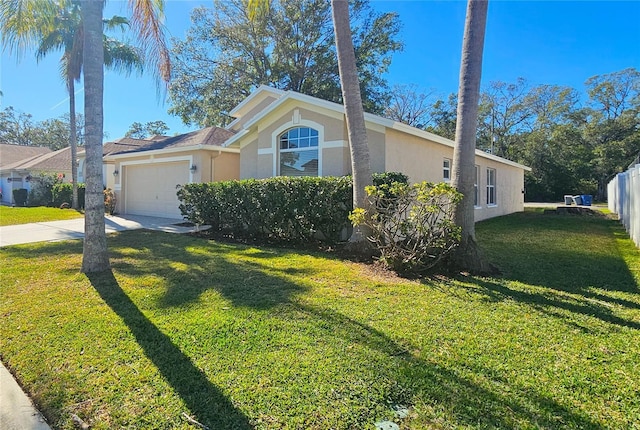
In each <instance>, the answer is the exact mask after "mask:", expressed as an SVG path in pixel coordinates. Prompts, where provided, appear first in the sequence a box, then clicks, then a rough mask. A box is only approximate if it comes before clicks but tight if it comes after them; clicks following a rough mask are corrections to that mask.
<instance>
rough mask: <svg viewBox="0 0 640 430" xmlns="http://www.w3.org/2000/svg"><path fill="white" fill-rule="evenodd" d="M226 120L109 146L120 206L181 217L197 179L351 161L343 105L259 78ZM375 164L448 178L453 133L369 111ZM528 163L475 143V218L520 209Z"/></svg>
mask: <svg viewBox="0 0 640 430" xmlns="http://www.w3.org/2000/svg"><path fill="white" fill-rule="evenodd" d="M229 115H231V116H232V117H233V118H235V120H234V121H233V122H232V123H230V124H229V125H228V126H227V127H226V128H219V127H208V128H205V129H202V130H199V131H195V132H192V133H187V134H183V135H180V136H174V137H166V136H156V137H154V138H152V139H150V140H145V141H144V144H142V145H141V146H139V147H137V148H134V149H131V150H126V151H122V152H112V153H110V154H109V155H106V156H105V163H106V164H109V165H113V171H112V172H113V173H114V175H113V176H114V183H113V189H114V191H115V192H116V196H117V200H118V208H117V210H118V211H119V212H120V213H129V214H140V215H155V216H165V217H170V218H180V211H179V209H178V205H179V202H178V199H177V197H176V186H177V185H179V184H185V183H193V182H210V181H222V180H228V179H245V178H258V179H260V178H269V177H274V176H279V175H292V176H303V175H304V176H307V175H312V176H341V175H346V174H349V173H350V170H351V162H350V153H349V147H348V137H347V130H346V124H345V118H344V107H343V106H342V105H340V104H336V103H332V102H328V101H326V100H321V99H319V98H316V97H311V96H307V95H304V94H300V93H297V92H294V91H281V90H277V89H274V88H270V87H266V86H261V87H259V88H258V89H256V90H255V91H254V92H253V93H252V94H251V95H249V96H248V97H247V98H246V99H245V100H243V101H242V102H241V103H240V104H239V105H238V106H236V107H235V108H234V109H233V110H232V111H231V112H229ZM365 122H366V128H367V138H368V142H369V150H370V159H371V169H372V171H373V172H384V171H398V172H403V173H404V174H406V175H408V177H409V180H410V181H411V182H420V181H431V182H441V181H445V182H446V181H449V180H450V178H451V167H452V159H453V147H454V142H453V141H451V140H449V139H445V138H443V137H440V136H437V135H435V134H432V133H428V132H426V131H424V130H420V129H417V128H415V127H411V126H408V125H406V124H402V123H399V122H396V121H392V120H389V119H386V118H383V117H380V116H376V115H372V114H365ZM527 170H530V169H529V168H528V167H526V166H523V165H521V164H518V163H515V162H513V161H509V160H506V159H504V158H501V157H497V156H495V155H491V154H487V153H485V152H483V151H480V150H476V181H475V182H476V192H475V202H476V210H475V218H476V221H480V220H483V219H487V218H491V217H495V216H499V215H505V214H509V213H512V212H518V211H522V210H523V209H524V172H525V171H527Z"/></svg>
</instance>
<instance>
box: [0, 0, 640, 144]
mask: <svg viewBox="0 0 640 430" xmlns="http://www.w3.org/2000/svg"><path fill="white" fill-rule="evenodd" d="M200 4H204V5H211V2H207V1H196V0H193V1H189V0H168V1H166V22H165V24H166V26H167V29H168V30H169V33H170V35H171V36H173V37H178V38H182V37H184V35H185V33H186V31H187V29H188V28H189V25H190V20H189V16H190V11H191V10H192V9H193V8H194V7H196V6H198V5H200ZM372 5H373V7H374V8H375V9H377V10H380V11H396V12H398V13H399V14H400V19H401V21H402V24H403V28H402V32H401V35H400V38H401V39H402V40H403V41H404V43H405V49H404V51H403V52H401V53H398V54H396V55H395V56H394V59H393V63H392V65H391V70H390V72H389V74H388V75H387V79H388V81H389V82H390V83H391V84H416V85H418V86H420V87H422V88H424V89H425V90H429V89H434V90H435V91H436V92H437V93H438V94H440V95H442V96H443V97H446V95H448V94H449V93H451V92H455V91H457V85H458V73H459V67H460V63H459V62H460V50H461V45H462V31H463V27H464V17H465V8H466V2H464V1H419V0H413V1H381V0H380V1H375V0H374V1H372ZM113 14H119V15H126V14H127V9H126V2H122V1H113V0H111V1H109V2H108V7H107V10H106V12H105V16H111V15H113ZM638 17H640V1H581V2H574V1H499V0H494V1H492V2H490V4H489V16H488V22H487V34H486V40H485V54H484V67H483V76H482V82H483V86H486V85H488V84H489V82H491V81H496V80H500V81H505V82H515V80H516V79H517V78H518V77H523V78H525V79H527V80H528V81H529V82H530V84H532V85H537V84H557V85H566V86H571V87H574V88H576V89H578V90H583V83H584V81H585V80H586V79H587V78H589V77H591V76H594V75H598V74H604V73H610V72H614V71H618V70H622V69H624V68H627V67H635V68H638V69H640V19H639V18H638ZM59 57H60V55H52V56H50V57H49V58H48V59H45V60H44V61H41V62H40V63H36V62H35V60H33V55H30V54H26V55H25V56H24V57H23V58H22V60H21V61H20V62H16V59H15V57H12V56H10V55H9V53H8V52H3V53H2V56H1V58H0V89H1V90H2V92H3V94H4V96H3V97H2V102H1V108H2V109H4V108H5V107H7V106H13V107H14V108H16V109H17V110H20V111H23V112H26V113H30V114H32V115H33V117H34V120H36V121H40V120H44V119H47V118H54V117H58V116H60V115H63V114H65V113H66V112H67V111H68V102H67V95H66V90H65V87H64V84H63V82H62V80H61V78H60V76H59V71H58V60H59ZM77 98H78V105H79V110H81V106H82V93H81V92H80V93H78V95H77ZM168 108H169V104H168V103H163V101H162V100H161V99H159V98H158V96H157V92H156V86H155V82H154V80H153V78H152V77H151V75H145V76H142V77H138V76H130V77H123V76H121V75H117V74H115V73H111V72H107V74H106V77H105V131H106V132H107V133H108V139H109V140H114V139H117V138H119V137H122V136H123V135H124V133H125V132H126V130H127V129H128V128H129V125H130V124H131V123H133V122H134V121H138V122H143V123H144V122H147V121H154V120H163V121H165V122H166V123H167V124H168V125H169V127H170V133H172V134H173V133H182V132H186V131H189V130H192V129H193V127H191V128H189V127H186V126H184V125H182V124H181V121H180V119H179V118H177V117H172V116H170V115H168V114H167V109H168Z"/></svg>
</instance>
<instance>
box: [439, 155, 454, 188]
mask: <svg viewBox="0 0 640 430" xmlns="http://www.w3.org/2000/svg"><path fill="white" fill-rule="evenodd" d="M447 161H448V162H449V167H446V168H445V167H444V163H445V162H447ZM452 164H453V161H452V160H451V159H450V158H444V159H443V160H442V180H443V181H444V182H445V183H449V182H451V168H452V167H453V166H452ZM445 170H446V171H448V172H449V177H448V178H445V176H444V172H445Z"/></svg>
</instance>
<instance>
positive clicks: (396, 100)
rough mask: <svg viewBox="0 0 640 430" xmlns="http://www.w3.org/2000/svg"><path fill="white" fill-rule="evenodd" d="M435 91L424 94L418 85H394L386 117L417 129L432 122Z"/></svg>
mask: <svg viewBox="0 0 640 430" xmlns="http://www.w3.org/2000/svg"><path fill="white" fill-rule="evenodd" d="M434 94H435V90H430V91H428V92H422V91H421V90H420V89H419V88H418V86H417V85H415V84H413V85H394V86H393V88H392V90H391V94H390V100H389V105H388V106H387V107H386V108H385V110H384V116H386V117H387V118H389V119H392V120H394V121H399V122H403V123H405V124H407V125H410V126H412V127H417V128H426V127H427V126H428V125H430V123H431V122H432V119H431V113H432V112H433V104H434V101H433V98H434Z"/></svg>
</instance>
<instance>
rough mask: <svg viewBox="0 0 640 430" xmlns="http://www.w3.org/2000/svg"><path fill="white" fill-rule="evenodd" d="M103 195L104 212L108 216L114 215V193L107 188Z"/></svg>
mask: <svg viewBox="0 0 640 430" xmlns="http://www.w3.org/2000/svg"><path fill="white" fill-rule="evenodd" d="M103 193H104V212H105V213H108V214H109V215H114V214H115V213H116V193H114V192H113V190H112V189H111V188H107V189H106V190H104V191H103Z"/></svg>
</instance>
